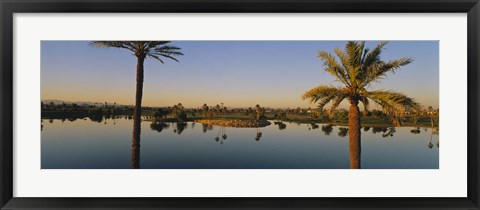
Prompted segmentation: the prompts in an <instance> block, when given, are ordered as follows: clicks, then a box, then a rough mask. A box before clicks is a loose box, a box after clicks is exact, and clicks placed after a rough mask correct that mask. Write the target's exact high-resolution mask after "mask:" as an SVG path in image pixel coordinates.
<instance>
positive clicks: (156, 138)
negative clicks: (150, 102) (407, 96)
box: [41, 118, 439, 169]
mask: <svg viewBox="0 0 480 210" xmlns="http://www.w3.org/2000/svg"><path fill="white" fill-rule="evenodd" d="M150 124H151V122H148V121H143V122H142V124H141V125H142V131H141V141H140V144H141V148H140V160H139V162H140V168H141V169H348V168H349V167H350V164H349V145H348V135H346V134H347V133H348V132H346V130H345V128H346V127H345V126H329V125H325V124H314V125H312V124H297V123H289V122H284V123H280V124H278V123H274V122H273V121H272V124H271V125H270V126H267V127H263V128H258V129H257V128H231V127H223V128H222V127H220V126H207V125H203V124H201V123H194V122H187V123H165V124H164V125H162V126H154V127H151V125H150ZM42 125H43V128H42V134H41V167H42V169H128V168H130V167H131V152H132V151H131V145H132V127H133V120H130V119H124V118H121V119H107V120H103V121H102V122H94V121H91V120H89V119H77V120H75V121H69V120H64V121H62V120H48V119H43V120H42ZM361 145H362V151H361V164H362V168H363V169H438V168H439V138H438V130H436V129H431V128H420V129H416V128H412V127H396V128H388V127H387V128H380V127H377V128H374V127H366V128H365V127H364V128H362V144H361Z"/></svg>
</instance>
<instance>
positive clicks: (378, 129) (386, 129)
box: [372, 127, 397, 138]
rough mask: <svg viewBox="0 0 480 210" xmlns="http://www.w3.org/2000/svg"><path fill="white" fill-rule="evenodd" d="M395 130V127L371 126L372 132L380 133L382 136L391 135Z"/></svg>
mask: <svg viewBox="0 0 480 210" xmlns="http://www.w3.org/2000/svg"><path fill="white" fill-rule="evenodd" d="M395 132H397V130H396V128H395V127H372V133H373V134H376V133H381V134H382V137H383V138H385V137H392V136H393V134H394V133H395Z"/></svg>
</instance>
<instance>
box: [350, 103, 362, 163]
mask: <svg viewBox="0 0 480 210" xmlns="http://www.w3.org/2000/svg"><path fill="white" fill-rule="evenodd" d="M360 127H361V126H360V110H359V108H358V101H356V100H351V101H350V110H349V112H348V141H349V145H350V168H351V169H360V168H361V159H360V155H361V154H360V153H361V136H360Z"/></svg>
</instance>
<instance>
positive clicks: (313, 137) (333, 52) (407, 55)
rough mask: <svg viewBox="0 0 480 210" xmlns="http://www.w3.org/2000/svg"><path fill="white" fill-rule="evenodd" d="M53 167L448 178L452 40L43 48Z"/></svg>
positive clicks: (45, 133) (45, 154) (44, 128)
mask: <svg viewBox="0 0 480 210" xmlns="http://www.w3.org/2000/svg"><path fill="white" fill-rule="evenodd" d="M40 71H41V72H40V73H41V101H40V103H41V119H40V120H41V126H40V129H41V139H40V141H41V157H40V158H41V169H347V170H350V169H439V148H440V141H439V123H440V110H439V42H438V41H424V40H422V41H395V40H378V41H376V40H375V41H372V40H369V41H362V40H341V41H330V40H329V41H322V40H317V41H313V40H308V41H307V40H301V41H294V40H285V41H266V40H262V41H240V40H238V41H234V40H232V41H203V40H198V41H181V40H178V41H175V40H171V41H99V40H85V41H41V69H40Z"/></svg>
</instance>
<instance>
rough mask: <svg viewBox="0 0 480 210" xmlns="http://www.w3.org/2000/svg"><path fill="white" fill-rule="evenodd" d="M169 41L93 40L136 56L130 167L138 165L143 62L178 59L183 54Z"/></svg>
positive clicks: (101, 45)
mask: <svg viewBox="0 0 480 210" xmlns="http://www.w3.org/2000/svg"><path fill="white" fill-rule="evenodd" d="M169 43H170V42H169V41H94V42H91V45H92V46H94V47H113V48H122V49H127V50H130V51H131V52H133V55H135V56H136V57H137V78H136V81H137V82H136V91H135V109H134V111H133V136H132V156H131V165H132V168H139V167H140V121H141V119H140V118H141V116H142V94H143V63H144V61H145V59H146V58H147V57H149V58H153V59H156V60H158V61H159V62H160V63H164V61H163V59H164V58H168V59H171V60H174V61H177V62H178V60H177V59H176V58H175V57H176V56H180V55H183V53H182V52H181V51H180V50H181V49H180V48H179V47H176V46H172V45H169Z"/></svg>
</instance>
